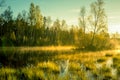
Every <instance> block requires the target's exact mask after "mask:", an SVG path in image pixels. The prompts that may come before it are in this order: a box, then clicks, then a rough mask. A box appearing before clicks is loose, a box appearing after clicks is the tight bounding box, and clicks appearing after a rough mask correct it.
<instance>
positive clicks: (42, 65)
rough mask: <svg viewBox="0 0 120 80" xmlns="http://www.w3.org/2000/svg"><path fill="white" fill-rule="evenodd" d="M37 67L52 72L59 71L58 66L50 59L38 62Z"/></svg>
mask: <svg viewBox="0 0 120 80" xmlns="http://www.w3.org/2000/svg"><path fill="white" fill-rule="evenodd" d="M37 67H38V68H40V69H43V70H46V71H51V72H53V73H59V71H60V70H59V66H58V65H57V64H55V63H54V62H52V61H48V62H43V63H38V65H37Z"/></svg>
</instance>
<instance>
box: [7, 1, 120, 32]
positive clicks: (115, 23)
mask: <svg viewBox="0 0 120 80" xmlns="http://www.w3.org/2000/svg"><path fill="white" fill-rule="evenodd" d="M94 1H96V0H6V5H7V6H11V8H12V10H13V12H14V16H16V15H17V14H18V13H19V12H21V11H22V10H26V11H28V10H29V7H30V3H31V2H33V3H34V4H35V5H39V7H40V9H41V12H42V14H43V15H44V16H51V18H52V19H53V20H55V19H57V18H58V19H60V20H62V19H64V20H66V22H67V23H68V24H70V25H71V24H73V25H78V17H79V11H80V8H81V7H82V6H85V7H86V8H87V9H89V8H90V6H89V5H90V4H91V3H92V2H94ZM104 2H105V11H106V14H107V17H108V26H109V27H108V28H109V32H112V33H114V32H119V33H120V0H104Z"/></svg>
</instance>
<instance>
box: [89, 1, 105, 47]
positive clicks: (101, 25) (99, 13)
mask: <svg viewBox="0 0 120 80" xmlns="http://www.w3.org/2000/svg"><path fill="white" fill-rule="evenodd" d="M89 22H90V25H91V27H92V31H93V33H92V38H91V42H90V45H92V46H94V40H95V35H96V34H97V33H99V32H101V31H107V17H106V14H105V9H104V2H103V0H97V1H96V2H94V3H92V4H91V16H90V17H89Z"/></svg>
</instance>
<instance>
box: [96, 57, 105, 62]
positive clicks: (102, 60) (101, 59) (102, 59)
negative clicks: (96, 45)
mask: <svg viewBox="0 0 120 80" xmlns="http://www.w3.org/2000/svg"><path fill="white" fill-rule="evenodd" d="M105 61H106V59H105V58H100V59H97V62H98V63H102V62H105Z"/></svg>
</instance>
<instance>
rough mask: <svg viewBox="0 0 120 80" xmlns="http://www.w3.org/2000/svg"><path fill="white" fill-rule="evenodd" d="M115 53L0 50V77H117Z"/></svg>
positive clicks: (42, 79) (118, 57) (118, 58)
mask: <svg viewBox="0 0 120 80" xmlns="http://www.w3.org/2000/svg"><path fill="white" fill-rule="evenodd" d="M116 53H117V52H114V51H113V52H110V51H98V52H77V51H74V50H65V51H64V50H62V51H61V50H32V49H31V50H23V49H18V48H11V49H5V48H4V49H1V50H0V80H103V79H105V80H110V79H112V80H118V79H119V76H120V65H119V63H120V55H119V53H118V54H116Z"/></svg>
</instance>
